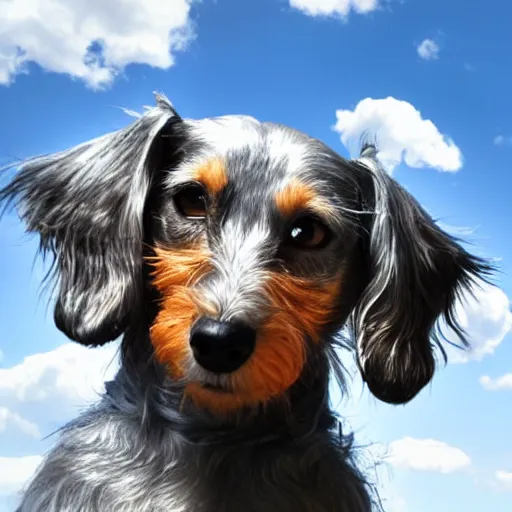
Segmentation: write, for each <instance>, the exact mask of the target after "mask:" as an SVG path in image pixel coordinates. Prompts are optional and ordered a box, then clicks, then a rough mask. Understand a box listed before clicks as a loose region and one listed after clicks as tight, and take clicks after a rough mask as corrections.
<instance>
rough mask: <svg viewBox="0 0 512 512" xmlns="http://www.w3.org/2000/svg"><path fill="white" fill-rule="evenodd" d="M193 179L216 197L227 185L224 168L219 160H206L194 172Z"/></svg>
mask: <svg viewBox="0 0 512 512" xmlns="http://www.w3.org/2000/svg"><path fill="white" fill-rule="evenodd" d="M194 178H195V179H196V180H197V181H199V182H200V183H202V184H203V185H204V186H205V187H206V189H207V190H208V191H209V192H210V193H211V194H213V195H217V194H219V193H220V192H222V190H223V189H224V187H225V186H226V185H227V184H228V175H227V172H226V166H225V165H224V162H223V161H222V160H221V159H220V158H214V159H212V160H208V161H207V162H206V163H205V164H203V165H201V166H200V167H198V168H197V169H196V170H195V172H194Z"/></svg>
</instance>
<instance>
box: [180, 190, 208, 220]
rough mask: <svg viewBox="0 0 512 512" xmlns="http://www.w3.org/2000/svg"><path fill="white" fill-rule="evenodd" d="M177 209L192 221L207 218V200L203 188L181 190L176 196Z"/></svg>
mask: <svg viewBox="0 0 512 512" xmlns="http://www.w3.org/2000/svg"><path fill="white" fill-rule="evenodd" d="M174 204H175V205H176V209H177V210H178V211H179V212H180V213H181V214H182V215H183V216H185V217H188V218H190V219H204V218H205V217H206V198H205V195H204V191H203V189H202V188H201V187H196V186H191V187H187V188H184V189H182V190H180V191H179V192H178V193H177V194H176V195H175V196H174Z"/></svg>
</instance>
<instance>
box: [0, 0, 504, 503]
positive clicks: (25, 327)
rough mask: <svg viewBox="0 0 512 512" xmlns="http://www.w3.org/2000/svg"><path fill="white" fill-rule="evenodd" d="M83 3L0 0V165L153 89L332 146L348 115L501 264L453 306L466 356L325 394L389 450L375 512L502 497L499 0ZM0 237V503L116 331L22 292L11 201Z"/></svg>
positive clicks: (21, 240) (428, 200)
mask: <svg viewBox="0 0 512 512" xmlns="http://www.w3.org/2000/svg"><path fill="white" fill-rule="evenodd" d="M29 4H30V12H29V11H28V10H27V9H28V8H27V6H28V5H29ZM82 4H83V2H79V1H75V0H66V1H64V0H58V1H55V2H52V3H50V2H49V1H48V0H32V1H31V2H30V3H29V2H27V1H26V0H14V1H11V2H7V3H6V2H5V0H0V11H2V12H7V16H5V15H2V17H1V19H0V165H1V164H2V163H9V162H12V161H13V159H18V158H19V159H22V158H26V157H29V156H32V155H35V154H39V153H43V152H51V151H55V150H58V149H64V148H67V147H69V146H71V145H74V144H77V143H79V142H82V141H84V140H87V139H89V138H92V137H96V136H98V135H100V134H102V133H105V132H108V131H112V130H115V129H118V128H120V127H122V126H124V125H125V124H126V123H127V122H129V121H130V119H129V118H128V117H127V116H126V114H125V113H124V112H123V111H122V110H121V109H120V108H118V107H123V108H126V109H131V110H136V111H140V109H141V107H142V106H143V105H146V104H152V103H153V97H152V91H153V90H161V91H163V92H165V93H166V94H167V95H168V96H169V98H170V99H171V100H172V102H173V103H174V105H175V106H176V108H177V109H178V111H179V112H180V113H181V115H182V116H185V117H192V118H200V117H207V116H212V115H221V114H232V113H241V114H250V115H253V116H255V117H257V118H259V119H261V120H271V121H277V122H280V123H284V124H287V125H290V126H293V127H295V128H298V129H301V130H303V131H305V132H307V133H309V134H310V135H313V136H315V137H318V138H320V139H322V140H323V141H324V142H326V143H327V144H329V145H330V146H331V147H333V148H334V149H335V150H337V151H339V152H340V153H341V154H343V155H345V156H349V154H350V151H351V150H352V149H353V141H355V140H358V137H359V135H360V134H361V132H362V131H366V132H369V133H375V134H376V135H377V136H378V138H379V140H380V141H381V149H382V153H383V156H384V159H385V160H386V164H387V165H388V169H389V171H390V172H392V173H393V175H394V176H395V177H396V178H397V179H398V180H399V181H400V182H401V183H402V184H403V185H404V186H406V187H407V188H408V189H409V190H410V191H411V192H412V193H413V194H414V195H415V196H416V197H417V198H418V199H419V201H420V202H421V203H422V204H423V205H424V206H425V207H426V208H427V209H428V210H429V211H430V212H431V213H432V214H433V215H434V216H435V217H437V218H439V219H440V220H441V221H442V222H443V223H444V224H445V225H446V226H447V227H448V229H450V230H452V231H454V232H457V233H464V235H465V238H466V239H467V240H468V241H470V242H471V243H472V244H473V250H474V251H476V252H477V253H478V254H481V255H484V256H488V257H492V258H498V259H499V266H500V269H501V272H502V273H501V274H500V275H499V276H498V277H497V279H496V283H497V285H498V286H499V288H497V289H490V288H485V289H484V290H482V291H481V292H480V293H479V295H477V299H478V300H477V301H476V302H474V303H471V304H468V305H467V306H466V307H465V308H462V309H461V317H462V318H463V320H464V322H465V323H466V325H467V327H468V331H469V334H470V336H471V338H472V340H473V342H474V346H475V349H474V351H473V352H472V353H471V354H469V355H468V356H466V357H465V358H461V355H460V354H452V357H451V359H450V361H451V362H450V363H449V364H448V365H447V366H446V367H444V368H442V369H440V371H439V372H438V374H437V376H436V378H435V379H434V381H433V383H432V385H430V386H429V387H428V388H427V389H426V390H424V391H423V392H422V393H421V395H420V396H419V397H418V398H417V399H416V400H415V401H413V402H412V403H410V404H408V405H407V406H404V407H391V406H388V405H384V404H381V403H377V402H376V401H375V400H374V399H372V398H370V397H369V396H368V394H367V393H366V392H365V391H362V390H361V384H360V381H359V379H358V377H357V375H356V376H355V377H354V382H353V386H352V397H351V399H350V400H348V401H347V400H345V401H343V402H342V403H341V404H339V411H340V412H341V413H342V415H344V416H346V417H347V418H348V420H349V423H350V425H351V426H352V427H353V428H355V429H356V431H357V439H358V440H360V441H361V442H367V441H372V442H375V443H379V446H380V445H382V446H383V447H384V446H385V447H387V450H388V451H389V452H390V453H391V454H392V456H391V457H390V459H389V460H390V462H389V464H390V471H391V478H387V477H386V478H385V477H382V475H381V477H382V478H383V480H382V488H383V491H382V493H383V495H384V496H385V497H386V498H388V499H389V505H388V510H391V511H392V512H404V511H407V512H428V511H431V510H437V511H438V512H445V511H446V512H448V511H450V512H452V511H453V510H464V511H468V512H480V511H484V510H485V511H487V510H492V511H493V512H494V511H496V512H501V511H503V512H505V511H508V510H512V443H511V442H510V436H511V435H510V431H511V427H512V363H511V361H512V339H511V338H512V334H510V330H511V329H512V315H511V313H510V306H509V299H508V297H511V296H512V279H511V276H512V260H511V257H512V242H511V238H510V228H509V219H511V218H512V206H511V205H510V202H509V195H510V192H509V191H510V190H512V176H511V174H510V167H511V164H512V121H511V118H510V112H511V111H512V96H511V95H510V90H512V72H511V71H510V69H509V66H507V65H506V63H507V62H509V60H510V57H509V55H510V48H512V33H511V32H510V19H511V16H512V4H510V3H509V2H507V1H505V0H497V1H495V2H482V1H474V2H471V9H470V8H469V7H468V2H463V1H462V0H452V1H450V2H447V1H446V0H429V1H426V0H402V1H399V0H396V1H394V0H389V1H385V0H381V1H378V0H323V1H321V0H244V1H241V0H216V1H214V0H203V1H202V2H193V3H192V4H191V6H189V4H190V2H189V1H187V0H166V1H164V0H146V1H143V0H127V1H124V2H121V1H120V0H113V1H112V2H110V4H109V5H110V6H111V8H107V7H106V4H104V5H100V4H99V3H97V2H91V3H90V4H89V6H88V8H87V10H86V11H82V10H81V9H83V7H82ZM96 4H98V5H96ZM8 6H9V7H8ZM56 6H57V7H60V10H55V9H56ZM189 7H190V9H189ZM3 9H6V11H3ZM134 13H137V16H135V15H134ZM169 33H170V35H169ZM99 39H101V40H103V45H100V44H98V43H97V40H99ZM169 42H170V44H169ZM93 43H94V44H93ZM86 54H87V55H86ZM428 120H430V121H431V123H428V122H427V121H428ZM345 144H346V146H345ZM347 146H348V147H347ZM0 179H5V177H4V178H0ZM0 247H1V252H0V283H1V285H0V351H1V353H0V440H1V443H0V511H3V510H12V509H13V506H14V505H13V504H14V503H15V497H14V493H15V492H16V490H17V489H18V488H19V487H20V485H21V484H22V483H23V482H24V480H25V479H26V478H28V477H29V476H30V474H31V470H32V469H31V468H33V466H34V465H35V463H36V462H37V461H38V460H39V459H38V457H39V456H40V455H41V454H42V453H44V451H45V450H46V449H47V448H48V447H49V446H50V445H51V443H52V442H53V441H52V439H51V438H50V439H49V440H44V441H42V440H41V438H42V437H44V436H46V435H48V434H50V433H51V432H52V430H53V429H55V428H56V427H58V426H59V425H60V424H62V423H63V422H64V421H67V420H68V419H70V418H71V417H73V416H75V415H76V414H77V412H78V410H79V408H80V407H82V406H83V405H85V404H86V403H89V402H90V401H91V400H92V399H94V396H95V395H94V392H95V391H99V390H100V389H101V381H102V379H103V377H105V376H108V375H111V374H112V372H113V371H114V369H115V364H109V363H110V361H111V359H112V358H113V356H114V351H115V347H114V346H113V347H106V348H105V349H102V350H99V351H96V352H93V351H85V350H84V349H82V348H81V347H78V346H75V345H71V344H68V342H67V340H66V339H65V338H64V336H63V335H62V334H60V333H59V332H58V331H57V330H56V328H55V327H54V326H53V323H52V315H51V310H50V311H49V312H48V313H47V309H46V302H45V301H46V298H45V296H43V297H42V298H39V295H38V293H39V289H38V286H39V278H40V276H41V275H42V268H41V265H40V263H36V264H35V266H34V265H33V261H34V253H35V247H36V243H35V241H34V240H31V239H29V238H27V237H25V236H24V235H23V230H22V227H21V225H20V224H19V223H18V221H17V220H16V218H15V217H14V216H13V215H8V216H6V217H5V218H4V219H3V220H2V223H1V224H0ZM335 395H336V394H335ZM335 401H336V403H338V400H337V396H335Z"/></svg>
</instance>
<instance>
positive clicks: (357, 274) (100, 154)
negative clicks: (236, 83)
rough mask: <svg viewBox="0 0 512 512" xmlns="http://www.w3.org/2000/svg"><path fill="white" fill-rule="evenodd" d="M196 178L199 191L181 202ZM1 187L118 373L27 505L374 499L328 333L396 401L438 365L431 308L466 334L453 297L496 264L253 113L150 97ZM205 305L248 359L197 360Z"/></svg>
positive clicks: (335, 505)
mask: <svg viewBox="0 0 512 512" xmlns="http://www.w3.org/2000/svg"><path fill="white" fill-rule="evenodd" d="M191 187H192V188H191ZM194 187H195V188H194ZM198 188H199V189H200V190H201V196H200V197H201V201H204V202H203V203H198V199H197V197H196V198H195V199H194V198H192V202H190V201H191V200H190V197H188V198H187V197H185V199H184V201H185V203H183V201H182V199H180V197H182V196H180V194H181V193H182V192H183V191H185V192H186V193H187V194H194V193H196V192H197V189H198ZM191 190H192V192H190V191H191ZM194 190H195V192H194ZM0 200H3V201H5V202H6V203H7V204H9V203H10V202H11V201H14V202H15V203H16V204H17V206H18V208H19V212H20V215H21V218H22V219H23V221H24V222H25V223H26V226H27V229H28V231H30V232H34V233H38V234H39V236H40V241H41V251H42V252H43V254H50V255H51V256H52V257H53V267H52V271H51V273H50V275H49V277H50V278H55V280H54V281H53V282H55V284H56V286H57V288H56V291H57V300H56V304H55V323H56V325H57V327H58V328H59V329H60V330H61V331H63V332H64V333H65V334H66V335H67V336H68V337H69V338H71V339H72V340H75V341H77V342H79V343H82V344H84V345H87V346H91V347H92V346H98V345H102V344H105V343H107V342H109V341H111V340H114V339H116V338H118V337H120V336H122V349H121V363H122V364H121V369H120V371H119V373H118V374H117V376H116V377H115V379H114V381H112V382H108V383H106V392H105V394H104V396H103V398H102V400H101V401H100V402H99V403H98V404H97V405H96V406H94V407H93V408H91V409H90V410H89V411H87V412H86V413H84V414H83V415H81V416H80V417H79V418H78V419H76V420H75V421H73V422H72V423H70V424H69V425H67V426H66V427H65V428H64V429H63V430H62V432H61V436H60V439H59V441H58V443H57V445H56V446H55V448H54V449H53V450H52V451H50V453H49V454H48V455H47V456H46V458H45V460H44V462H43V463H42V465H41V467H40V468H39V470H38V471H37V474H36V475H35V477H34V479H33V480H32V482H31V483H30V485H29V486H28V488H27V489H26V491H25V492H24V495H23V497H22V502H21V505H20V507H19V509H18V510H19V511H20V512H43V511H44V512H50V511H52V512H57V511H58V512H79V511H83V512H85V511H87V512H91V511H109V512H110V511H112V512H114V511H120V512H121V511H123V512H124V511H126V512H142V511H147V512H160V511H161V512H163V511H172V512H178V511H183V512H239V511H241V510H244V511H248V512H249V511H250V512H278V511H279V512H288V511H289V512H336V511H339V512H368V511H370V510H373V509H374V507H376V506H377V505H376V503H375V502H374V500H373V499H372V497H371V496H372V491H371V488H370V486H369V485H368V484H367V483H366V481H365V479H364V477H363V475H362V474H361V473H360V472H359V471H358V469H357V465H356V464H355V463H354V460H353V450H352V447H351V443H350V437H349V436H341V438H340V436H339V435H338V433H337V431H336V427H337V420H336V418H335V416H334V414H333V412H332V411H331V410H330V407H329V402H328V382H329V379H330V377H332V376H333V374H334V376H338V377H341V376H340V375H339V370H340V368H341V366H340V364H339V361H338V360H337V359H336V355H335V350H334V349H335V346H336V336H337V334H338V333H339V332H340V330H341V329H342V328H343V327H344V326H346V327H348V328H349V329H350V332H351V339H353V341H354V344H353V348H354V350H355V353H356V357H357V363H358V366H359V368H360V371H361V373H362V376H363V378H364V380H365V382H366V383H367V385H368V387H369V389H370V391H371V392H372V393H373V394H374V395H375V396H376V397H377V398H379V399H380V400H383V401H386V402H389V403H394V404H402V403H406V402H408V401H409V400H411V399H412V398H413V397H414V396H415V395H416V394H417V393H418V392H419V391H420V390H421V389H422V388H423V387H424V386H425V385H426V384H427V383H428V382H429V381H430V379H431V378H432V376H433V373H434V369H435V359H434V349H435V346H436V345H439V343H440V336H439V335H438V333H437V330H436V325H437V324H436V322H437V320H438V319H439V318H444V319H445V320H446V322H447V324H448V325H449V326H450V327H452V328H453V329H454V330H455V331H456V332H457V333H458V334H459V335H460V337H461V340H462V342H463V343H465V340H464V335H463V333H462V331H461V330H460V328H459V327H458V325H457V322H456V319H455V318H454V313H453V307H454V304H455V301H456V300H457V298H458V297H459V296H460V294H461V293H463V292H465V291H466V290H468V289H469V288H470V287H471V285H472V283H474V282H476V281H477V280H478V279H480V278H485V276H486V275H487V274H488V273H489V272H490V271H491V267H490V266H489V265H488V264H487V263H486V262H484V261H482V260H480V259H479V258H477V257H474V256H472V255H470V254H469V253H468V252H466V251H465V250H464V249H463V248H462V247H461V246H460V245H459V243H458V242H457V241H456V240H454V239H453V238H451V237H450V236H449V235H447V234H446V233H444V232H443V231H441V230H440V229H439V228H438V227H437V226H436V225H435V223H434V222H433V221H432V219H431V218H430V217H429V216H428V215H427V213H426V212H425V211H424V210H423V209H422V208H421V207H420V206H419V204H418V203H417V202H416V201H415V200H414V199H413V198H412V197H411V196H410V194H408V193H407V192H406V191H405V190H404V189H403V188H401V187H400V185H398V183H396V182H395V181H394V180H393V179H392V178H391V177H390V176H389V175H388V174H387V173H386V172H384V171H383V169H382V168H381V166H380V164H379V162H378V160H377V158H376V149H375V147H373V146H372V145H365V146H364V147H363V150H362V152H361V157H360V158H359V159H357V160H352V161H348V160H345V159H344V158H342V157H340V156H339V155H337V154H336V153H335V152H333V151H332V150H331V149H329V148H328V147H326V146H325V145H324V144H323V143H321V142H320V141H318V140H315V139H312V138H310V137H308V136H307V135H305V134H303V133H300V132H297V131H295V130H292V129H290V128H287V127H284V126H281V125H277V124H273V123H260V122H258V121H257V120H255V119H253V118H251V117H246V116H226V117H221V118H215V119H203V120H190V119H182V118H181V117H180V116H179V115H178V114H177V113H176V111H175V110H174V108H173V107H172V105H171V103H170V102H169V101H168V100H167V99H166V98H165V97H163V96H161V95H157V105H156V107H155V108H151V109H148V110H147V111H146V112H145V113H144V115H142V116H141V117H140V118H138V119H137V120H135V121H134V122H133V123H132V124H130V125H129V126H127V127H126V128H124V129H122V130H119V131H117V132H115V133H110V134H107V135H105V136H103V137H100V138H98V139H95V140H93V141H90V142H86V143H85V144H82V145H80V146H77V147H75V148H72V149H70V150H67V151H64V152H61V153H57V154H53V155H49V156H43V157H39V158H35V159H33V160H29V161H27V162H25V163H23V164H22V165H21V166H20V167H19V172H18V173H17V175H16V176H15V177H14V179H13V180H12V181H11V183H10V184H8V185H7V187H6V188H4V189H3V190H1V191H0ZM180 201H181V202H180ZM187 201H188V202H187ZM194 201H195V202H194ZM183 204H185V207H183ZM202 204H203V205H204V212H202V206H201V205H202ZM198 205H199V206H198ZM183 208H185V211H184V210H183ZM203 213H204V215H203ZM202 318H210V319H213V320H214V321H215V322H217V323H215V325H222V326H223V328H229V329H235V330H234V331H233V332H237V333H242V332H243V333H246V334H244V335H243V336H246V335H247V336H249V337H250V336H253V335H254V336H255V342H254V346H253V345H251V343H250V342H249V341H248V339H245V338H244V339H242V338H243V336H242V335H241V334H240V335H239V338H238V341H237V340H235V341H233V342H232V344H233V347H231V348H232V349H233V350H234V351H235V352H233V353H232V354H231V353H230V357H231V355H233V354H234V355H233V357H235V358H240V357H242V356H243V357H246V356H247V354H249V352H248V351H251V353H250V354H249V355H248V359H247V360H246V361H245V362H244V363H243V364H241V365H240V366H239V367H238V368H236V369H235V370H233V371H228V372H225V371H219V372H217V371H212V370H211V369H210V370H209V369H207V368H206V367H205V366H204V364H203V365H202V364H199V363H198V361H199V358H198V357H199V356H198V353H197V351H194V350H195V348H194V350H193V349H192V348H191V343H192V341H191V340H192V338H193V337H194V334H193V333H194V332H195V331H194V329H198V327H197V326H198V325H199V323H198V322H199V320H200V319H202ZM226 326H227V327H226ZM241 326H242V327H241ZM230 332H231V331H230ZM240 336H242V337H240ZM223 339H224V338H223ZM226 339H227V338H226ZM224 342H225V339H224V341H223V343H224ZM237 344H238V345H237ZM216 347H217V348H216ZM218 347H220V345H215V344H212V345H211V346H210V347H209V349H210V350H213V355H214V356H215V357H216V355H217V354H218V353H220V352H215V351H216V350H221V349H219V348H218ZM241 347H245V348H244V350H246V352H247V354H245V355H244V354H241V353H240V349H241ZM231 348H230V350H231ZM201 350H202V349H201ZM222 350H224V349H222ZM237 350H238V352H237ZM203 355H204V354H203ZM210 356H211V353H209V354H206V356H205V357H210ZM224 362H225V361H224Z"/></svg>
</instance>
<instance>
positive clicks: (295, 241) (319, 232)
mask: <svg viewBox="0 0 512 512" xmlns="http://www.w3.org/2000/svg"><path fill="white" fill-rule="evenodd" d="M330 239H331V232H330V231H329V229H328V228H327V227H326V226H324V225H323V224H322V223H321V222H320V221H318V220H317V219H315V218H313V217H301V218H299V219H297V220H296V221H295V222H294V223H293V224H292V226H291V227H290V230H289V231H288V236H287V240H286V243H287V244H288V245H293V246H295V247H300V248H304V249H321V248H322V247H325V246H326V245H327V244H328V243H329V240H330Z"/></svg>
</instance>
